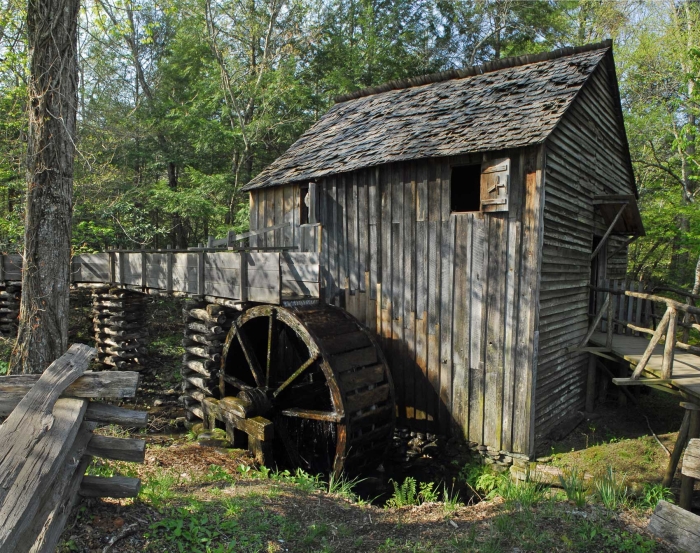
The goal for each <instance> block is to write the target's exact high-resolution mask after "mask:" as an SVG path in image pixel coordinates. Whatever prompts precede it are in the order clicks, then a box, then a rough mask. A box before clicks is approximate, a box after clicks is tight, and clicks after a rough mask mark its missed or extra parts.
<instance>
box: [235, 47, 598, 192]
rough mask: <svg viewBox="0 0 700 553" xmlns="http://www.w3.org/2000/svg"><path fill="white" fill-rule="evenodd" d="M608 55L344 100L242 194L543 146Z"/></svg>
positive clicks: (457, 74) (402, 86)
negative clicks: (396, 165) (423, 161)
mask: <svg viewBox="0 0 700 553" xmlns="http://www.w3.org/2000/svg"><path fill="white" fill-rule="evenodd" d="M609 50H610V43H609V42H604V43H599V44H595V45H588V46H583V47H578V48H567V49H563V50H558V51H555V52H548V53H546V54H540V55H535V56H522V57H519V58H507V59H503V60H498V61H497V62H492V63H490V64H486V65H484V66H480V67H470V68H467V69H464V70H460V71H450V72H445V73H438V74H434V75H428V76H425V77H419V78H418V79H412V80H407V81H403V82H393V83H388V84H386V85H382V86H381V87H377V88H374V89H368V90H365V91H359V92H356V93H353V94H351V95H348V96H346V97H341V98H339V99H338V100H337V103H336V104H335V105H334V106H333V107H332V108H331V109H330V110H329V111H328V113H326V114H325V115H324V116H323V117H321V119H319V121H318V122H316V124H315V125H313V126H312V127H311V128H310V129H309V130H308V131H306V132H305V133H304V134H303V135H302V136H301V137H300V138H299V139H298V140H297V141H296V142H295V143H294V144H293V145H292V146H291V147H290V148H289V149H288V150H287V151H286V152H285V153H284V154H282V155H281V156H280V157H279V158H277V159H276V160H275V161H274V162H273V163H271V164H270V165H269V166H268V167H267V168H266V169H265V170H263V171H262V172H261V173H260V174H259V175H258V176H256V177H255V178H254V179H253V180H251V181H250V182H249V183H248V184H247V185H246V186H245V187H244V188H243V189H244V190H253V189H257V188H265V187H269V186H277V185H281V184H286V183H290V182H294V181H301V180H314V179H317V178H320V177H323V176H327V175H332V174H337V173H343V172H347V171H354V170H357V169H360V168H363V167H371V166H376V165H380V164H383V163H391V162H396V161H405V160H411V159H420V158H431V157H443V156H453V155H460V154H465V153H474V152H484V151H490V150H501V149H505V148H518V147H523V146H529V145H533V144H538V143H541V142H543V141H544V140H545V139H546V138H547V136H548V135H549V134H550V133H551V132H552V130H554V127H555V126H556V124H557V123H558V121H559V120H560V119H561V117H562V115H563V114H564V112H565V111H566V109H567V108H568V107H569V105H570V104H571V102H572V101H573V99H574V98H575V97H576V94H577V93H578V91H579V90H580V89H581V87H582V86H583V84H584V83H585V82H586V80H587V79H588V77H589V76H590V75H591V74H592V73H593V71H594V69H595V68H596V67H597V66H598V64H599V63H600V62H601V60H602V59H603V58H604V57H605V55H606V54H607V53H608V51H609Z"/></svg>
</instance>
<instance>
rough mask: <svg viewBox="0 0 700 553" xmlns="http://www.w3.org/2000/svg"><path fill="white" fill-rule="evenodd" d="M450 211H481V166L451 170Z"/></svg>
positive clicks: (466, 166)
mask: <svg viewBox="0 0 700 553" xmlns="http://www.w3.org/2000/svg"><path fill="white" fill-rule="evenodd" d="M450 210H451V211H452V213H463V212H465V211H481V165H462V166H460V167H453V168H452V176H451V178H450Z"/></svg>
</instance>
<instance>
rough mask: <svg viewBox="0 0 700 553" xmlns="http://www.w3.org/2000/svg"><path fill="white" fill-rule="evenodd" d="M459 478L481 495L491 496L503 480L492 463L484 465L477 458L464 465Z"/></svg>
mask: <svg viewBox="0 0 700 553" xmlns="http://www.w3.org/2000/svg"><path fill="white" fill-rule="evenodd" d="M459 479H460V480H461V481H462V482H464V483H465V484H467V485H468V486H469V487H470V488H471V489H472V490H474V491H475V492H476V493H478V494H479V495H481V496H483V497H491V495H492V494H493V493H494V492H495V490H496V488H497V487H498V485H499V483H500V481H501V476H500V475H499V474H497V473H496V472H494V471H493V469H492V468H491V466H490V465H483V464H481V463H480V462H479V461H478V460H477V461H476V462H472V463H467V464H466V465H464V466H463V467H462V469H461V470H460V471H459Z"/></svg>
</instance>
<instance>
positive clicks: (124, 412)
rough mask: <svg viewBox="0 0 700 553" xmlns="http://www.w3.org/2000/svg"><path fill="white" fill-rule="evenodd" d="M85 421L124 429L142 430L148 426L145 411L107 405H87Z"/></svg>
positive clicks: (93, 403)
mask: <svg viewBox="0 0 700 553" xmlns="http://www.w3.org/2000/svg"><path fill="white" fill-rule="evenodd" d="M85 420H87V421H93V422H97V423H103V424H116V425H119V426H123V427H124V428H144V427H145V426H146V425H147V424H148V412H147V411H134V410H132V409H125V408H124V407H117V406H116V405H110V404H109V403H95V402H90V403H88V407H87V411H86V412H85Z"/></svg>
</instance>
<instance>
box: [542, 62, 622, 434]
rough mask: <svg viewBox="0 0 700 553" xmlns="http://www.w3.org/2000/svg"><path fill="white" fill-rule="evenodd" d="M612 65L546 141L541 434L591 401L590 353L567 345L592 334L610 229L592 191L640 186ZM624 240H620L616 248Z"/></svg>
mask: <svg viewBox="0 0 700 553" xmlns="http://www.w3.org/2000/svg"><path fill="white" fill-rule="evenodd" d="M608 67H609V60H606V61H605V63H604V64H602V65H601V66H600V67H599V68H598V69H597V70H596V72H595V73H594V75H593V76H592V77H591V78H590V79H589V81H588V83H586V85H585V86H584V88H583V90H582V91H581V92H580V94H579V97H578V98H577V100H576V101H575V102H574V104H573V105H572V106H571V108H570V109H569V110H568V111H567V113H566V115H565V116H564V118H563V119H562V121H561V122H560V123H559V125H558V126H557V128H556V129H555V131H554V132H553V133H552V134H551V135H550V137H549V138H548V139H547V142H546V150H547V154H546V167H547V169H546V179H545V180H546V187H545V188H546V192H545V207H544V246H543V251H542V284H541V288H540V311H539V331H540V343H539V359H538V365H537V388H536V394H535V395H536V425H535V428H536V434H537V436H544V435H546V434H547V433H548V432H549V431H550V430H551V429H552V428H553V427H554V426H556V424H557V423H558V422H560V421H561V420H563V419H564V418H565V417H566V416H567V415H568V414H571V413H573V412H574V411H576V410H580V409H583V407H584V399H585V397H584V396H585V387H586V370H587V369H586V367H587V362H588V359H587V355H588V354H586V353H566V348H567V347H568V346H575V345H578V343H579V342H580V341H581V340H582V339H583V337H584V336H585V334H586V330H587V328H588V324H589V320H588V315H587V313H588V297H589V289H588V287H587V286H588V284H589V281H590V269H591V262H590V254H591V252H592V249H593V236H594V234H595V235H598V236H602V235H603V234H604V232H605V230H606V225H605V224H604V222H603V220H602V217H601V216H600V215H598V214H597V213H596V212H595V211H594V208H593V205H592V197H593V196H594V195H598V194H631V193H633V192H632V186H631V182H632V175H631V174H630V171H629V168H628V166H627V165H626V164H625V163H624V160H625V159H626V154H625V148H626V146H625V145H624V144H623V141H622V139H621V136H620V130H621V129H620V125H621V122H620V120H619V119H618V118H617V117H616V113H618V112H619V109H616V108H615V104H614V99H613V96H612V94H611V88H610V84H611V83H610V80H609V79H610V78H611V76H610V75H609V74H608V73H607V69H608ZM619 245H620V241H619V240H613V241H612V242H610V243H609V244H608V246H607V248H608V252H609V253H612V252H613V251H614V250H615V249H617V247H618V246H619ZM626 264H627V255H626V250H625V252H623V253H622V254H620V255H618V256H616V257H615V258H613V259H609V260H608V262H607V276H608V277H612V278H619V277H620V276H624V273H625V267H626Z"/></svg>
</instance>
